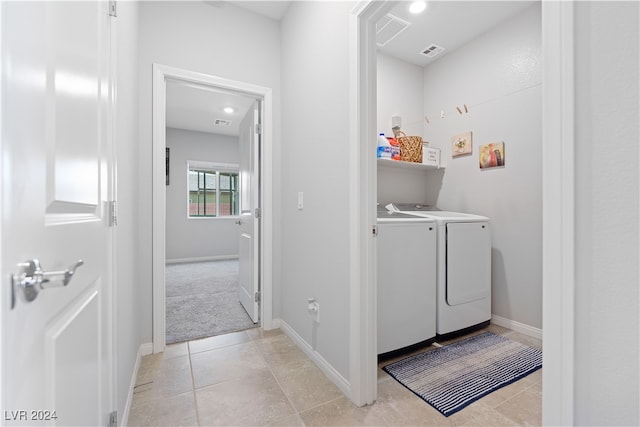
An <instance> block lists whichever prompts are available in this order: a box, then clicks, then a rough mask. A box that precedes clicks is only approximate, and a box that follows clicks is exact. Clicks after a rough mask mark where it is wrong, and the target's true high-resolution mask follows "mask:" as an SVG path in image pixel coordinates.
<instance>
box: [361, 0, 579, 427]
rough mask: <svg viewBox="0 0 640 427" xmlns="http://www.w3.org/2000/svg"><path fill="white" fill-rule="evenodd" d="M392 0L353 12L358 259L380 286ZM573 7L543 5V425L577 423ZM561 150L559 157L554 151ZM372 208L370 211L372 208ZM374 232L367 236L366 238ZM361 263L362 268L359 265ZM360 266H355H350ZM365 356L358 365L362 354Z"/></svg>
mask: <svg viewBox="0 0 640 427" xmlns="http://www.w3.org/2000/svg"><path fill="white" fill-rule="evenodd" d="M392 7H393V6H392V3H391V2H387V1H384V2H369V3H367V4H366V5H363V6H362V7H361V8H359V9H356V10H354V12H353V17H352V33H351V34H352V37H353V38H354V42H355V43H356V44H357V48H356V52H357V57H356V58H354V63H355V66H354V67H353V72H352V74H351V82H352V84H353V85H354V87H357V88H358V89H359V91H357V93H355V94H354V95H353V96H352V101H353V102H354V105H355V108H354V111H353V114H354V117H358V119H359V120H358V123H357V125H354V128H353V129H352V132H353V135H355V137H356V138H357V141H358V144H357V147H354V150H355V151H356V152H357V154H358V159H359V160H358V161H357V162H354V164H352V167H354V170H358V171H359V173H358V176H359V181H358V182H359V183H360V184H359V185H358V191H357V192H354V193H353V194H354V195H356V196H357V204H358V206H359V207H360V208H361V209H360V211H359V213H358V214H357V216H358V218H359V223H360V224H363V226H362V227H360V228H359V230H358V236H357V239H356V247H357V249H358V250H359V251H360V252H361V253H362V256H361V258H363V259H364V261H362V260H361V262H362V263H364V264H365V265H366V266H367V267H366V268H364V269H358V270H357V271H358V272H359V273H360V274H361V276H362V277H372V278H374V279H373V280H372V287H373V288H374V289H375V286H376V285H375V277H376V274H375V267H376V265H377V264H376V263H375V247H374V243H373V239H372V238H370V236H368V235H369V233H370V227H371V224H375V218H374V216H373V214H372V213H373V211H374V209H373V207H374V206H375V194H376V188H377V187H376V174H375V173H373V171H375V170H376V167H375V155H374V154H373V151H372V150H371V149H370V146H371V145H370V144H371V143H370V142H371V141H374V140H375V138H376V132H375V127H376V117H375V109H374V110H373V111H372V109H371V107H370V106H371V105H376V51H375V48H376V37H375V23H376V22H377V21H378V20H379V19H380V17H382V16H384V15H385V14H386V13H387V12H388V11H390V10H391V9H392ZM573 14H574V5H573V4H572V3H564V2H543V4H542V53H541V56H542V63H543V68H542V81H543V87H544V90H543V91H544V93H543V102H542V107H543V108H542V110H543V113H542V123H543V138H542V145H543V150H542V152H543V154H542V162H543V165H545V166H544V174H545V177H544V179H543V183H542V193H543V194H542V204H543V230H542V232H543V242H544V244H543V247H542V252H543V271H544V273H543V280H542V282H543V316H542V317H543V326H544V325H553V327H552V328H546V330H545V333H544V337H543V339H544V343H545V356H544V364H545V372H544V379H543V383H544V387H543V406H544V413H543V423H544V424H553V423H561V424H572V422H573V414H572V408H573V407H574V405H573V391H572V387H573V372H574V368H573V359H572V358H573V351H574V325H573V318H572V315H573V302H574V287H575V277H574V275H573V272H574V261H573V260H574V255H575V245H574V241H573V239H572V237H573V234H572V232H573V229H574V223H575V218H574V210H573V209H574V195H575V190H574V187H573V177H574V173H573V172H574V169H573V161H574V158H575V154H574V133H573V126H574V119H573V117H574V115H573V112H574V97H573V95H574V93H573V54H574V39H573V31H574V20H573ZM558 152H562V153H563V157H562V159H561V160H559V159H557V156H556V154H557V153H558ZM367 209H369V210H367ZM367 237H369V238H367ZM358 267H359V266H358ZM353 268H356V266H353ZM352 290H353V292H354V293H359V294H361V295H365V296H366V298H361V299H359V301H358V304H355V305H352V310H354V312H355V313H356V315H357V316H358V317H356V316H354V318H356V321H354V322H353V325H352V326H353V329H355V330H357V331H359V332H360V331H361V334H360V335H359V336H360V342H359V344H360V345H359V346H357V347H355V350H358V352H355V351H354V353H353V354H352V356H351V363H352V365H351V366H352V367H354V368H357V367H360V369H358V370H357V372H356V375H357V377H356V379H357V382H356V383H355V384H354V401H355V402H356V403H357V404H366V403H370V402H372V401H373V400H375V398H376V384H375V381H372V379H374V378H375V375H374V374H372V373H373V372H375V363H374V361H373V357H372V355H373V354H375V347H374V344H375V334H376V328H375V323H376V310H375V297H371V296H370V295H371V294H372V293H374V292H373V290H371V289H369V288H368V287H367V286H366V283H365V281H364V280H361V281H358V282H355V283H354V284H353V286H352ZM358 359H359V360H364V363H360V365H358V364H357V363H356V362H357V360H358Z"/></svg>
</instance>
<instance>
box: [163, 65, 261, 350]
mask: <svg viewBox="0 0 640 427" xmlns="http://www.w3.org/2000/svg"><path fill="white" fill-rule="evenodd" d="M167 79H171V80H172V81H178V82H181V83H188V84H196V85H200V86H210V87H217V88H221V89H224V90H228V91H233V92H239V93H243V94H247V95H250V96H255V97H256V98H260V99H261V100H262V109H263V114H262V118H263V119H262V128H263V132H262V144H263V147H262V158H261V159H260V160H261V165H260V166H261V167H260V170H261V177H262V179H261V184H260V185H261V188H260V191H261V194H262V206H261V212H262V215H261V217H260V221H261V227H260V230H261V239H260V245H261V247H260V261H261V262H260V265H259V270H260V271H259V272H258V274H259V275H260V278H261V285H262V289H261V292H262V304H261V305H260V310H261V316H260V318H261V322H262V327H263V328H264V329H272V318H271V317H272V315H273V307H272V304H273V295H272V292H273V277H272V276H273V272H272V264H273V255H272V253H273V250H272V248H273V214H272V213H273V204H272V199H273V172H272V171H273V150H272V147H273V91H272V89H270V88H266V87H262V86H256V85H253V84H250V83H244V82H238V81H234V80H229V79H224V78H221V77H216V76H211V75H208V74H203V73H198V72H194V71H188V70H183V69H179V68H175V67H170V66H166V65H161V64H153V95H152V96H153V100H152V106H153V136H152V138H153V143H152V146H153V149H152V162H153V165H152V192H153V214H152V216H153V219H152V232H153V237H152V241H153V243H152V264H153V267H152V274H153V279H152V280H153V351H154V353H158V352H161V351H164V348H165V345H166V342H165V274H164V268H165V263H166V259H165V222H166V218H165V203H166V188H165V187H166V186H165V184H164V183H165V170H164V164H165V146H166V141H165V138H166V135H165V128H166V123H165V111H166V81H167Z"/></svg>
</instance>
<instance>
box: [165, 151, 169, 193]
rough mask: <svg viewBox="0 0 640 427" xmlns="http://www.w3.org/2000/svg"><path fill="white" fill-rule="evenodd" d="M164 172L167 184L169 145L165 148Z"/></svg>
mask: <svg viewBox="0 0 640 427" xmlns="http://www.w3.org/2000/svg"><path fill="white" fill-rule="evenodd" d="M165 174H166V185H169V147H167V148H166V149H165Z"/></svg>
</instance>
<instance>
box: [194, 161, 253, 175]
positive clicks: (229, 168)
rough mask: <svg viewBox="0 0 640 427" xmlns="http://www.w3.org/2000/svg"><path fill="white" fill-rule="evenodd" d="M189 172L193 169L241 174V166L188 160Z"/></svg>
mask: <svg viewBox="0 0 640 427" xmlns="http://www.w3.org/2000/svg"><path fill="white" fill-rule="evenodd" d="M186 163H187V170H189V169H191V168H193V169H198V170H204V171H207V172H239V171H240V165H239V164H237V163H218V162H205V161H202V160H187V161H186Z"/></svg>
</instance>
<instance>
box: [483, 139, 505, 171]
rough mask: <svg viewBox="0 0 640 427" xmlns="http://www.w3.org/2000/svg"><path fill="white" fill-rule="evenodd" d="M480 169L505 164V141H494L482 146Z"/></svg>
mask: <svg viewBox="0 0 640 427" xmlns="http://www.w3.org/2000/svg"><path fill="white" fill-rule="evenodd" d="M479 158H480V169H488V168H495V167H499V166H504V142H492V143H489V144H484V145H481V146H480V155H479Z"/></svg>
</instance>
